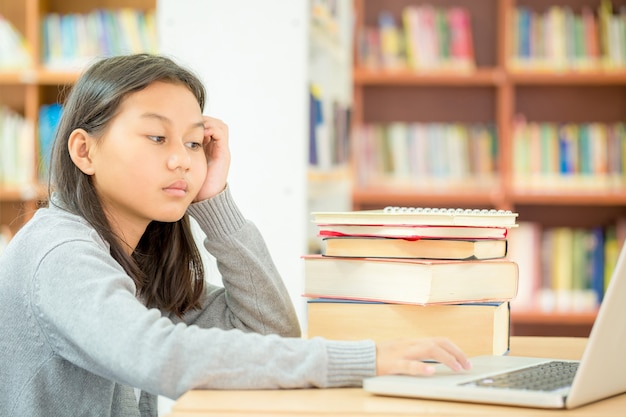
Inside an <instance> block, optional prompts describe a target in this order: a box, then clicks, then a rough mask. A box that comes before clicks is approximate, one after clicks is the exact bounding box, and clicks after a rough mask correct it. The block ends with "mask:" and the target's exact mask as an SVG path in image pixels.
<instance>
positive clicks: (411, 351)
mask: <svg viewBox="0 0 626 417" xmlns="http://www.w3.org/2000/svg"><path fill="white" fill-rule="evenodd" d="M424 360H434V361H437V362H440V363H443V364H444V365H446V366H447V367H449V368H450V369H452V370H454V371H457V372H458V371H462V370H468V369H470V368H471V364H470V362H469V360H468V359H467V357H466V356H465V354H464V353H463V352H462V351H461V349H459V348H458V347H457V346H456V345H455V344H454V343H452V342H451V341H450V340H448V339H446V338H441V337H439V338H421V339H402V340H395V341H390V342H381V343H377V344H376V374H377V375H389V374H403V375H432V374H433V373H434V372H435V368H434V367H433V366H432V365H431V364H429V363H425V362H422V361H424Z"/></svg>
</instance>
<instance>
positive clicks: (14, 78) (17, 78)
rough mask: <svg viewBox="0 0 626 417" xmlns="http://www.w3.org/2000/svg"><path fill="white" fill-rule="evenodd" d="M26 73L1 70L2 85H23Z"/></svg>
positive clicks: (0, 80)
mask: <svg viewBox="0 0 626 417" xmlns="http://www.w3.org/2000/svg"><path fill="white" fill-rule="evenodd" d="M23 82H24V71H18V70H0V84H22V83H23Z"/></svg>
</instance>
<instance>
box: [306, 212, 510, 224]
mask: <svg viewBox="0 0 626 417" xmlns="http://www.w3.org/2000/svg"><path fill="white" fill-rule="evenodd" d="M517 216H518V214H517V213H513V212H511V211H509V210H487V209H482V210H478V209H465V210H464V209H453V208H422V207H386V208H384V209H382V210H357V211H344V212H314V213H313V222H314V223H317V224H360V225H368V224H369V225H392V224H394V225H413V226H481V227H515V221H516V219H517Z"/></svg>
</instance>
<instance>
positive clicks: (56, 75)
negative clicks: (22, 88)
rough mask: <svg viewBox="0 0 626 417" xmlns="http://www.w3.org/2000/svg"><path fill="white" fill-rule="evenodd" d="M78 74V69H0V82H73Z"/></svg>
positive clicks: (49, 83)
mask: <svg viewBox="0 0 626 417" xmlns="http://www.w3.org/2000/svg"><path fill="white" fill-rule="evenodd" d="M79 75H80V72H78V71H60V70H48V69H23V70H11V71H2V70H0V84H39V85H58V84H73V83H74V82H75V81H76V80H77V79H78V76H79Z"/></svg>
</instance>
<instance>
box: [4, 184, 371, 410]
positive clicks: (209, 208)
mask: <svg viewBox="0 0 626 417" xmlns="http://www.w3.org/2000/svg"><path fill="white" fill-rule="evenodd" d="M188 213H189V214H190V215H192V216H193V217H194V218H195V219H196V220H197V221H198V223H199V224H200V227H201V228H202V229H203V231H204V232H205V233H206V236H207V239H206V241H205V245H206V247H207V249H208V251H209V252H210V253H211V254H212V255H213V256H215V257H216V259H217V261H218V268H219V270H220V272H221V274H222V279H223V283H224V287H223V288H222V287H216V286H211V285H208V284H207V288H206V294H205V296H204V299H203V303H202V309H201V310H197V311H193V312H191V313H189V314H187V315H186V316H185V317H184V319H183V320H180V319H177V318H175V317H172V316H171V315H168V314H165V313H164V312H162V311H159V310H157V309H147V308H146V307H145V306H144V305H143V304H142V303H141V302H140V301H139V300H138V299H137V297H136V295H135V285H134V283H133V281H132V279H131V278H130V277H129V276H128V275H126V273H125V272H124V270H123V269H122V268H121V266H120V265H119V264H118V263H117V262H115V260H114V259H113V258H112V257H111V256H110V254H109V247H108V245H107V243H106V242H105V241H103V240H102V239H101V238H100V237H99V235H98V234H97V233H96V232H95V231H94V229H93V228H92V227H91V226H90V225H89V224H88V223H87V222H85V220H84V219H82V218H81V217H78V216H75V215H73V214H70V213H68V212H66V211H64V210H62V209H60V208H58V207H55V206H54V205H51V206H50V208H46V209H40V210H39V211H38V212H37V213H36V214H35V216H34V218H33V219H32V220H31V221H30V222H29V223H28V224H27V225H25V226H24V227H23V228H22V229H21V230H20V232H19V233H18V234H17V235H16V236H15V237H14V238H13V239H12V240H11V242H10V243H9V245H8V247H7V248H6V250H5V251H4V253H3V254H2V256H1V257H0V416H2V417H5V416H19V417H22V416H70V415H71V416H156V415H157V410H156V403H157V401H156V397H155V395H164V396H167V397H170V398H177V397H179V396H180V395H182V394H183V393H184V392H185V391H187V390H190V389H192V388H207V389H253V388H294V387H337V386H350V385H360V383H361V381H362V379H363V378H364V377H368V376H372V375H373V374H374V373H375V346H374V344H373V342H371V341H361V342H331V341H327V340H324V339H321V338H315V339H310V340H306V339H301V338H300V337H299V332H300V330H299V326H298V322H297V319H296V315H295V313H294V309H293V306H292V304H291V301H290V299H289V296H288V295H287V292H286V289H285V287H284V285H283V283H282V281H281V278H280V276H279V274H278V272H277V270H276V268H275V266H274V264H273V262H272V260H271V258H270V255H269V253H268V251H267V247H266V245H265V243H264V241H263V239H262V237H261V236H260V234H259V232H258V230H257V229H256V228H255V227H254V225H253V224H252V223H250V222H249V221H246V220H245V219H244V218H243V216H242V214H241V213H240V211H239V210H238V208H237V207H236V205H235V203H234V202H233V200H232V198H231V195H230V192H229V190H228V189H226V190H225V191H224V192H223V193H221V194H219V195H218V196H216V197H214V198H212V199H210V200H208V201H204V202H200V203H196V204H193V205H192V206H191V207H190V208H189V210H188ZM279 335H280V336H279ZM133 388H139V389H141V390H142V394H141V398H140V401H139V402H137V400H136V398H135V393H134V390H133Z"/></svg>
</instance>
